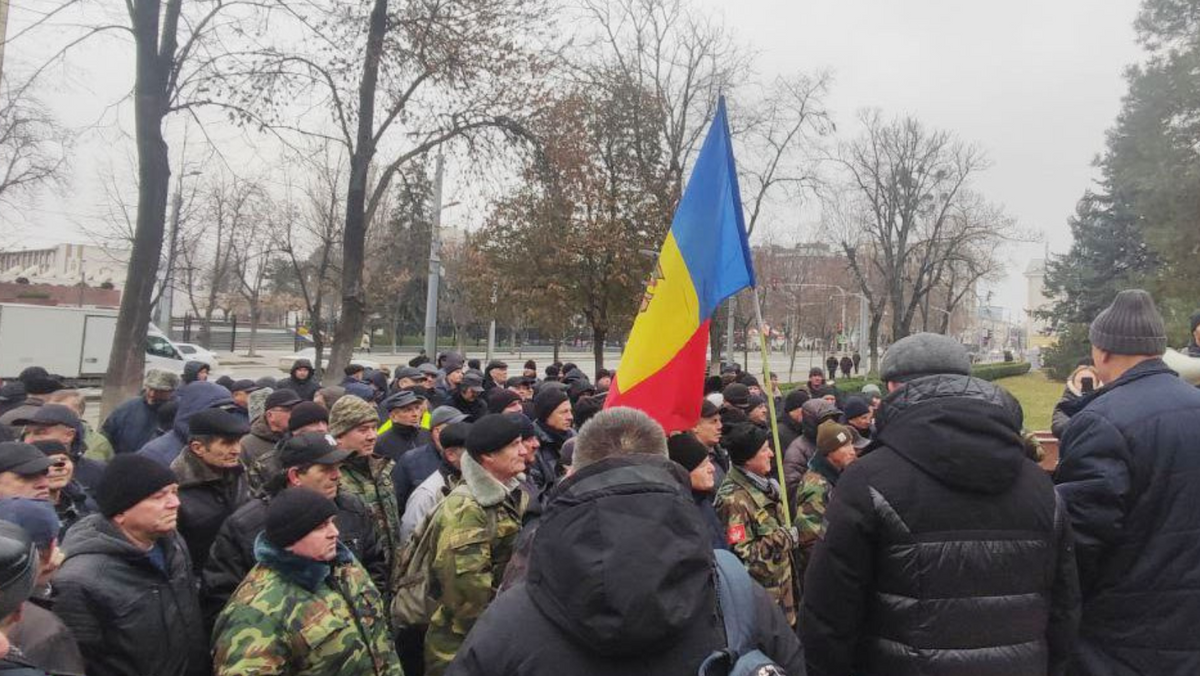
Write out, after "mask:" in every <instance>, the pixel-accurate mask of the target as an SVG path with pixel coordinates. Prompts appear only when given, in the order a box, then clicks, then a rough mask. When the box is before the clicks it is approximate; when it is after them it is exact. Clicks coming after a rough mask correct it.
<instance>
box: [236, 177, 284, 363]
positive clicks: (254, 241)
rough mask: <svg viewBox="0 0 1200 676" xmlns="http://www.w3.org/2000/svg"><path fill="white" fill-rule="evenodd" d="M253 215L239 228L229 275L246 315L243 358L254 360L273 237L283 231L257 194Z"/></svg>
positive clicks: (269, 204) (272, 210)
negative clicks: (247, 325)
mask: <svg viewBox="0 0 1200 676" xmlns="http://www.w3.org/2000/svg"><path fill="white" fill-rule="evenodd" d="M259 197H260V199H259V200H258V203H257V205H256V206H257V207H258V208H256V209H255V210H254V215H253V217H252V218H250V219H249V220H248V222H247V223H245V224H244V225H243V227H242V231H241V233H240V234H239V236H238V238H237V241H236V242H235V247H234V253H233V273H234V275H235V276H236V285H237V291H238V294H239V295H241V297H242V299H243V300H245V301H246V305H247V307H248V309H249V311H250V343H249V345H248V350H247V352H246V356H248V357H255V356H258V350H257V348H258V325H259V322H260V320H261V317H262V294H263V289H264V287H265V285H266V280H267V273H268V272H269V271H270V270H271V264H272V262H273V261H274V260H276V259H275V256H277V255H278V254H279V245H278V243H277V242H276V241H275V239H274V237H273V235H274V234H275V233H278V232H280V231H281V229H282V228H283V227H284V226H283V225H282V223H281V220H283V218H286V215H284V216H283V217H282V218H281V215H280V214H279V212H278V210H277V208H276V206H277V205H276V204H275V203H274V202H273V201H272V200H270V199H269V198H267V196H266V195H265V194H263V193H259Z"/></svg>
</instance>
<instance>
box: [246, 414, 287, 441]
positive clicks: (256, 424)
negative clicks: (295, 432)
mask: <svg viewBox="0 0 1200 676" xmlns="http://www.w3.org/2000/svg"><path fill="white" fill-rule="evenodd" d="M250 434H253V435H254V436H256V437H258V438H259V439H262V440H263V441H269V442H271V443H276V442H278V441H279V440H280V439H281V438H283V435H282V434H276V433H275V431H274V430H272V429H271V426H270V425H268V424H267V414H266V413H265V412H264V413H263V414H262V415H260V416H258V417H257V418H255V419H254V421H253V422H251V423H250Z"/></svg>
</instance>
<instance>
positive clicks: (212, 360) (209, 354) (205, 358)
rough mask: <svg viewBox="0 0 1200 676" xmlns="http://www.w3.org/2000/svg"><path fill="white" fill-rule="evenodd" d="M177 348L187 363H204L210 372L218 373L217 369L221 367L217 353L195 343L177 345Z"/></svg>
mask: <svg viewBox="0 0 1200 676" xmlns="http://www.w3.org/2000/svg"><path fill="white" fill-rule="evenodd" d="M175 347H177V348H179V352H180V353H181V354H182V355H183V358H184V359H185V360H186V361H202V362H204V363H205V364H208V368H209V372H212V371H216V370H217V367H218V366H220V365H221V363H220V359H219V358H218V355H217V353H216V352H213V351H212V350H209V349H207V348H203V347H200V346H199V345H197V344H195V343H175Z"/></svg>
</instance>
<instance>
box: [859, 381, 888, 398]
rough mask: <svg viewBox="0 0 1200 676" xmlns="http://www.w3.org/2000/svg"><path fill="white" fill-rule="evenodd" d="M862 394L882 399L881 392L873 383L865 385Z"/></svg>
mask: <svg viewBox="0 0 1200 676" xmlns="http://www.w3.org/2000/svg"><path fill="white" fill-rule="evenodd" d="M862 393H863V394H865V395H867V396H868V397H880V398H883V392H882V391H880V389H879V386H878V385H876V384H875V383H867V384H866V385H863V388H862Z"/></svg>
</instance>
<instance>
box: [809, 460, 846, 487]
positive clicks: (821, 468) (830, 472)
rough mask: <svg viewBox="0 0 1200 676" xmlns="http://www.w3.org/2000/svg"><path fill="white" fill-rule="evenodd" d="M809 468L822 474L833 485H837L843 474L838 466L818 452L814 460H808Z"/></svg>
mask: <svg viewBox="0 0 1200 676" xmlns="http://www.w3.org/2000/svg"><path fill="white" fill-rule="evenodd" d="M808 468H809V469H811V470H812V471H814V472H816V473H817V474H820V475H821V476H822V477H824V478H825V480H826V481H828V482H829V484H830V485H831V486H836V485H837V481H838V477H840V476H841V475H842V473H841V472H839V471H838V469H837V468H836V467H834V466H833V464H831V463H830V462H829V459H828V458H826V457H825V456H823V455H821V454H820V453H818V454H817V455H814V456H813V458H812V460H809V461H808Z"/></svg>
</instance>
